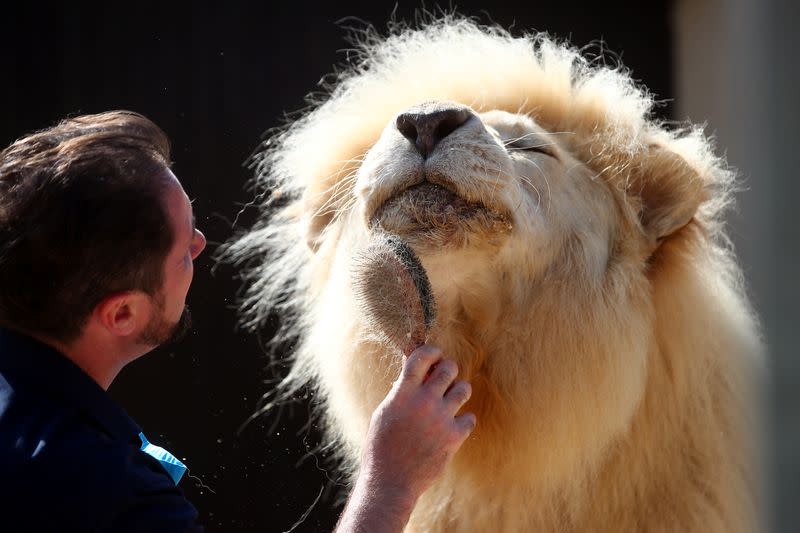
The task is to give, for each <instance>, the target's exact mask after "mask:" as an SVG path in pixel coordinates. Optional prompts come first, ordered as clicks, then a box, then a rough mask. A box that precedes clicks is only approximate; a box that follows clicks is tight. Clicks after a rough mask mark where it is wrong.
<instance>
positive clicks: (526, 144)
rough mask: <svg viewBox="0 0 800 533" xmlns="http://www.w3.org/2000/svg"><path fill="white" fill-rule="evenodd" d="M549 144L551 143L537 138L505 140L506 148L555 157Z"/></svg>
mask: <svg viewBox="0 0 800 533" xmlns="http://www.w3.org/2000/svg"><path fill="white" fill-rule="evenodd" d="M550 145H551V143H546V142H543V141H540V140H539V139H513V140H511V141H507V142H506V148H507V149H508V150H521V151H524V152H538V153H540V154H544V155H548V156H550V157H555V154H554V153H553V151H552V149H551V148H550Z"/></svg>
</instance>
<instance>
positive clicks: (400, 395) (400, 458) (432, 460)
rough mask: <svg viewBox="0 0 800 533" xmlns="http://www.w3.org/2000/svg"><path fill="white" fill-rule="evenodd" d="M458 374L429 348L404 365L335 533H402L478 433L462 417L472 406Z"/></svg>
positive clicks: (374, 423)
mask: <svg viewBox="0 0 800 533" xmlns="http://www.w3.org/2000/svg"><path fill="white" fill-rule="evenodd" d="M456 375H458V366H457V365H456V364H455V362H453V361H451V360H450V359H443V358H442V353H441V350H439V349H438V348H436V347H434V346H428V345H423V346H420V347H419V348H417V349H416V350H414V351H413V352H412V353H411V355H409V356H408V358H407V359H406V360H405V362H404V364H403V370H402V372H401V373H400V377H399V378H398V379H397V381H396V382H395V383H394V386H392V390H391V391H389V394H388V395H387V396H386V398H385V399H384V400H383V401H382V402H381V403H380V405H378V408H377V409H375V412H374V413H373V414H372V419H371V420H370V424H369V430H368V433H367V443H366V445H365V447H364V453H363V456H362V461H361V471H360V472H359V475H358V479H357V480H356V483H355V486H354V487H353V492H352V493H351V494H350V499H349V500H348V502H347V505H346V506H345V510H344V512H343V513H342V517H341V519H340V520H339V523H338V525H337V526H336V533H354V532H363V531H369V532H370V533H398V532H400V531H402V530H403V529H404V528H405V526H406V524H407V522H408V519H409V517H410V515H411V512H412V511H413V509H414V505H415V504H416V501H417V498H419V496H420V495H421V494H422V493H423V492H425V490H426V489H427V488H428V487H429V486H430V485H431V484H432V483H433V482H434V480H436V478H437V477H439V476H440V475H441V473H442V471H443V470H444V468H445V466H446V465H447V463H448V462H449V460H450V459H451V458H452V457H453V455H454V454H455V453H456V451H457V450H458V448H459V447H460V446H461V444H462V443H463V442H464V440H466V438H467V436H469V434H470V433H471V432H472V430H473V429H474V428H475V415H474V414H472V413H464V414H462V415H459V416H456V413H457V412H458V410H459V409H460V408H461V406H463V405H464V404H465V403H466V401H467V400H469V397H470V395H471V394H472V388H471V386H470V384H469V383H467V382H466V381H457V382H455V383H454V382H453V381H454V380H455V378H456Z"/></svg>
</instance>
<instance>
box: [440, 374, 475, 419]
mask: <svg viewBox="0 0 800 533" xmlns="http://www.w3.org/2000/svg"><path fill="white" fill-rule="evenodd" d="M470 396H472V385H470V383H469V381H456V382H455V383H453V385H452V386H451V387H450V388H449V389H447V392H445V393H444V402H445V404H446V405H447V407H448V409H449V410H450V412H451V413H453V414H455V413H457V412H458V410H459V409H461V406H462V405H464V404H465V403H467V400H469V398H470Z"/></svg>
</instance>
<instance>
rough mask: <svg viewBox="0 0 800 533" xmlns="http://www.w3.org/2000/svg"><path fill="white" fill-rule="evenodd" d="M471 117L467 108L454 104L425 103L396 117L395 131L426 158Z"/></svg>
mask: <svg viewBox="0 0 800 533" xmlns="http://www.w3.org/2000/svg"><path fill="white" fill-rule="evenodd" d="M471 115H472V113H471V112H470V110H469V108H467V107H464V106H459V105H457V104H454V103H447V104H443V103H440V102H433V103H426V104H421V105H418V106H414V107H412V108H410V109H408V110H407V111H406V112H404V113H400V115H398V116H397V121H396V123H397V129H398V130H399V131H400V133H402V134H403V136H404V137H405V138H406V139H408V140H409V141H411V142H412V143H414V146H416V147H417V150H419V153H421V154H422V157H424V158H426V157H428V156H429V155H430V154H431V152H433V149H434V147H435V146H436V145H437V144H439V141H441V140H442V139H444V138H445V137H447V136H448V135H450V134H451V133H453V132H454V131H455V130H457V129H458V128H459V127H461V126H462V125H463V124H464V123H465V122H466V121H467V120H468V119H469V117H470V116H471Z"/></svg>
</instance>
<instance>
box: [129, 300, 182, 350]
mask: <svg viewBox="0 0 800 533" xmlns="http://www.w3.org/2000/svg"><path fill="white" fill-rule="evenodd" d="M159 307H160V310H161V311H162V312H160V313H158V314H157V315H156V316H154V317H153V318H151V319H150V322H148V324H147V326H145V328H144V330H142V332H141V333H140V334H139V338H138V339H137V341H138V343H139V344H144V345H146V346H162V345H169V344H173V343H176V342H178V341H179V340H181V339H182V338H183V337H184V336H185V335H186V333H187V332H188V331H189V328H191V326H192V313H191V312H190V311H189V306H188V305H187V306H184V308H183V312H182V313H181V316H180V317H179V318H178V320H177V321H176V322H169V321H168V320H167V319H166V318H165V317H164V313H163V307H161V306H159Z"/></svg>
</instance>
